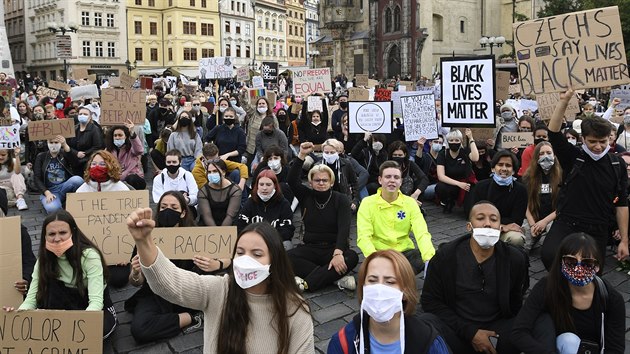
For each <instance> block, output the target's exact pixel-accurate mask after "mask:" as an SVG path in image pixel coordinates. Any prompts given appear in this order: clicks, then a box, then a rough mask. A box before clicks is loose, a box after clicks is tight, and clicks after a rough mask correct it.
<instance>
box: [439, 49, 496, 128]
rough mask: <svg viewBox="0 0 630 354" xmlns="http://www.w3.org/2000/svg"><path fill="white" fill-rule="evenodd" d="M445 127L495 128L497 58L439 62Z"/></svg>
mask: <svg viewBox="0 0 630 354" xmlns="http://www.w3.org/2000/svg"><path fill="white" fill-rule="evenodd" d="M440 65H441V68H442V70H441V72H442V73H443V74H442V126H444V127H471V126H480V125H481V126H483V125H485V126H494V125H495V115H494V102H495V100H494V56H479V57H474V58H457V57H452V58H451V57H448V58H441V60H440Z"/></svg>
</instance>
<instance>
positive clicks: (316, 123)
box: [311, 120, 322, 126]
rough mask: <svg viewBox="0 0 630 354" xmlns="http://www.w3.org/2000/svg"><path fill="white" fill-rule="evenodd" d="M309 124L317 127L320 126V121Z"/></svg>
mask: <svg viewBox="0 0 630 354" xmlns="http://www.w3.org/2000/svg"><path fill="white" fill-rule="evenodd" d="M311 124H313V125H314V126H318V125H320V124H322V121H321V120H318V121H317V122H311Z"/></svg>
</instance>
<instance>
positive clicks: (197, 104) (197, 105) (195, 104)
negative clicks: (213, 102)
mask: <svg viewBox="0 0 630 354" xmlns="http://www.w3.org/2000/svg"><path fill="white" fill-rule="evenodd" d="M199 106H201V104H200V103H193V107H199Z"/></svg>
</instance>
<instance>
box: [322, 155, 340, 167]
mask: <svg viewBox="0 0 630 354" xmlns="http://www.w3.org/2000/svg"><path fill="white" fill-rule="evenodd" d="M322 157H323V158H324V161H326V163H327V164H329V165H332V164H334V163H335V162H337V160H339V153H336V152H335V153H332V154H323V155H322Z"/></svg>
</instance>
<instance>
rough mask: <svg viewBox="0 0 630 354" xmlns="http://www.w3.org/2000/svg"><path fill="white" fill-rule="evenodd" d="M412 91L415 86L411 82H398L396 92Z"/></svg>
mask: <svg viewBox="0 0 630 354" xmlns="http://www.w3.org/2000/svg"><path fill="white" fill-rule="evenodd" d="M401 88H403V90H402V91H413V90H414V89H415V88H416V85H414V83H413V82H412V81H399V82H398V91H401Z"/></svg>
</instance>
